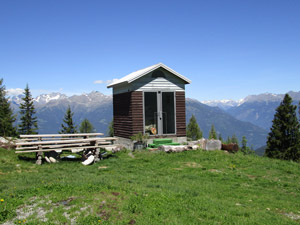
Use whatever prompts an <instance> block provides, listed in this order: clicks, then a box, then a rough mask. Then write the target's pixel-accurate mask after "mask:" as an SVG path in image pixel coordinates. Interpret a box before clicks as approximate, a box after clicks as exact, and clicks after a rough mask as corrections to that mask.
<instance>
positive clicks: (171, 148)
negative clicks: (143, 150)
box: [158, 145, 188, 153]
mask: <svg viewBox="0 0 300 225" xmlns="http://www.w3.org/2000/svg"><path fill="white" fill-rule="evenodd" d="M158 148H159V150H162V151H164V152H167V153H169V152H183V151H186V150H188V146H187V145H175V146H174V145H162V146H159V147H158Z"/></svg>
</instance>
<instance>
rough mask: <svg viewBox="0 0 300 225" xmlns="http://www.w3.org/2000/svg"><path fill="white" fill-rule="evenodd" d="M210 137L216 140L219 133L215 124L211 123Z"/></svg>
mask: <svg viewBox="0 0 300 225" xmlns="http://www.w3.org/2000/svg"><path fill="white" fill-rule="evenodd" d="M208 139H215V140H216V139H217V133H216V130H215V126H214V125H213V124H212V125H211V128H210V131H209V137H208Z"/></svg>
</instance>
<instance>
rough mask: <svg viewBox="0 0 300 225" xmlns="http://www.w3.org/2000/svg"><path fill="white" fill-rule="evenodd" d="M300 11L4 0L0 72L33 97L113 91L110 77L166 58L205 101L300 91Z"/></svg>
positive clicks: (276, 4)
mask: <svg viewBox="0 0 300 225" xmlns="http://www.w3.org/2000/svg"><path fill="white" fill-rule="evenodd" d="M299 12H300V1H299V0H286V1H284V0H282V1H276V0H259V1H255V0H248V1H246V0H244V1H240V0H237V1H232V0H226V1H225V0H210V1H207V0H205V1H201V0H198V1H188V0H186V1H163V0H161V1H142V0H139V1H131V0H128V1H100V0H99V1H91V0H85V1H83V0H82V1H76V0H72V1H66V0H59V1H56V0H51V1H43V0H38V1H33V0H26V1H22V0H6V1H5V0H0V77H2V78H3V79H4V84H5V85H6V88H7V89H9V90H11V91H13V90H18V88H21V89H22V88H25V86H26V84H27V83H28V84H29V87H30V89H31V91H32V93H33V95H37V94H41V93H49V92H52V91H60V92H63V93H66V94H69V95H71V94H79V93H83V92H86V93H88V92H91V91H100V92H102V93H104V94H111V91H112V90H111V89H107V88H106V83H107V82H108V81H109V80H112V79H115V78H121V77H122V76H125V75H127V74H129V73H131V72H133V71H136V70H138V69H142V68H144V67H147V66H150V65H153V64H156V63H158V62H162V63H164V64H166V65H167V66H169V67H171V68H172V69H174V70H176V71H177V72H179V73H181V74H182V75H184V76H186V77H188V78H189V79H190V80H192V84H190V85H188V86H187V87H186V89H187V90H186V92H187V97H191V98H196V99H198V100H220V99H234V100H237V99H240V98H243V97H246V96H247V95H250V94H260V93H265V92H270V93H285V92H288V91H290V90H292V91H300V85H299V84H300V13H299ZM96 80H102V81H103V83H102V84H99V83H98V84H95V83H94V82H95V81H96Z"/></svg>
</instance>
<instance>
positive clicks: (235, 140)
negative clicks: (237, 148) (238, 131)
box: [231, 134, 239, 145]
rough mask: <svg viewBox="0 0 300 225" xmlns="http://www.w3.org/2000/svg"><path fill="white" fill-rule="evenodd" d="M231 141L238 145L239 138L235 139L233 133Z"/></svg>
mask: <svg viewBox="0 0 300 225" xmlns="http://www.w3.org/2000/svg"><path fill="white" fill-rule="evenodd" d="M231 143H233V144H237V145H239V140H238V139H237V137H236V135H235V134H233V135H232V137H231Z"/></svg>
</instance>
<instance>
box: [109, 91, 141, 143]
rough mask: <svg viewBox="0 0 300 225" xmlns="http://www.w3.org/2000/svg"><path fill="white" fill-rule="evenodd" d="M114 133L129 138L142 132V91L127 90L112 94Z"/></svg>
mask: <svg viewBox="0 0 300 225" xmlns="http://www.w3.org/2000/svg"><path fill="white" fill-rule="evenodd" d="M113 109H114V135H115V136H117V137H124V138H130V137H131V136H132V135H133V134H136V133H138V132H143V92H127V93H122V94H116V95H114V96H113Z"/></svg>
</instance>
